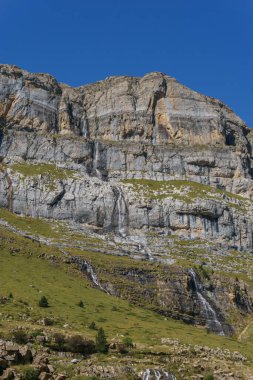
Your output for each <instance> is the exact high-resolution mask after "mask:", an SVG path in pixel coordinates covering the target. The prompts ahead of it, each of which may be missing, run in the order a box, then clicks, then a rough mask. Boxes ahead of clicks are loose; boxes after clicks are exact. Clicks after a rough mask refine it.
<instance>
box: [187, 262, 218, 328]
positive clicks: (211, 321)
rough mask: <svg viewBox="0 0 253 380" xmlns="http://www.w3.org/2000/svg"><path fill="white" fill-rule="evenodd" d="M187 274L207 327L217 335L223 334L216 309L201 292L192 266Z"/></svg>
mask: <svg viewBox="0 0 253 380" xmlns="http://www.w3.org/2000/svg"><path fill="white" fill-rule="evenodd" d="M189 274H190V276H191V279H192V281H193V285H194V289H193V290H194V292H196V295H197V298H198V300H199V304H200V306H201V309H202V311H203V314H204V316H205V319H206V324H207V327H208V328H209V329H210V330H211V331H213V332H216V333H218V334H219V335H224V331H223V328H222V325H221V323H220V321H219V320H218V316H217V314H216V311H215V310H214V309H213V308H212V306H211V305H210V303H209V302H208V301H207V299H206V298H205V297H204V296H203V294H202V293H201V286H200V284H199V283H198V280H197V276H196V273H195V272H194V270H193V269H192V268H191V269H190V270H189Z"/></svg>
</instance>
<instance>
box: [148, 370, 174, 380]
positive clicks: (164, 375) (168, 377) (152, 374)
mask: <svg viewBox="0 0 253 380" xmlns="http://www.w3.org/2000/svg"><path fill="white" fill-rule="evenodd" d="M142 380H176V377H175V376H174V375H172V374H171V373H169V372H166V371H165V370H163V369H159V370H158V369H146V370H145V371H144V372H143V375H142Z"/></svg>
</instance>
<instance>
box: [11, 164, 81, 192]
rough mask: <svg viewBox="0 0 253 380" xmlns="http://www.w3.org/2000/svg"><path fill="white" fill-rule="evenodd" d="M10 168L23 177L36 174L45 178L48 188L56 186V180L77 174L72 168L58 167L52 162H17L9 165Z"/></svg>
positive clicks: (51, 188) (52, 188)
mask: <svg viewBox="0 0 253 380" xmlns="http://www.w3.org/2000/svg"><path fill="white" fill-rule="evenodd" d="M11 169H12V170H13V171H15V172H18V173H19V174H21V176H23V177H24V178H25V177H38V176H42V177H44V178H46V179H47V182H48V188H49V190H54V189H55V188H56V183H57V181H60V180H66V179H68V178H73V177H75V176H76V175H77V172H75V171H73V170H69V169H64V168H59V167H57V166H56V165H54V164H31V163H27V162H26V163H17V164H13V165H11Z"/></svg>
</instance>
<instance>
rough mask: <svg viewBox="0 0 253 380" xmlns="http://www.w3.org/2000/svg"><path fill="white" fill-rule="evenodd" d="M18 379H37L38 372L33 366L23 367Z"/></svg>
mask: <svg viewBox="0 0 253 380" xmlns="http://www.w3.org/2000/svg"><path fill="white" fill-rule="evenodd" d="M20 380H39V373H38V371H36V369H34V368H26V369H24V371H23V373H22V375H21V378H20Z"/></svg>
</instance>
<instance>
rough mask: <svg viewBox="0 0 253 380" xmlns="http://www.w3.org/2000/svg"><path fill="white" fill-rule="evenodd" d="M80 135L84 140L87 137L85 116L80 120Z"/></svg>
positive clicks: (87, 130) (87, 129)
mask: <svg viewBox="0 0 253 380" xmlns="http://www.w3.org/2000/svg"><path fill="white" fill-rule="evenodd" d="M81 133H82V136H83V137H84V138H87V137H88V134H89V128H88V121H87V117H86V115H84V117H83V119H82V129H81Z"/></svg>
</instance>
